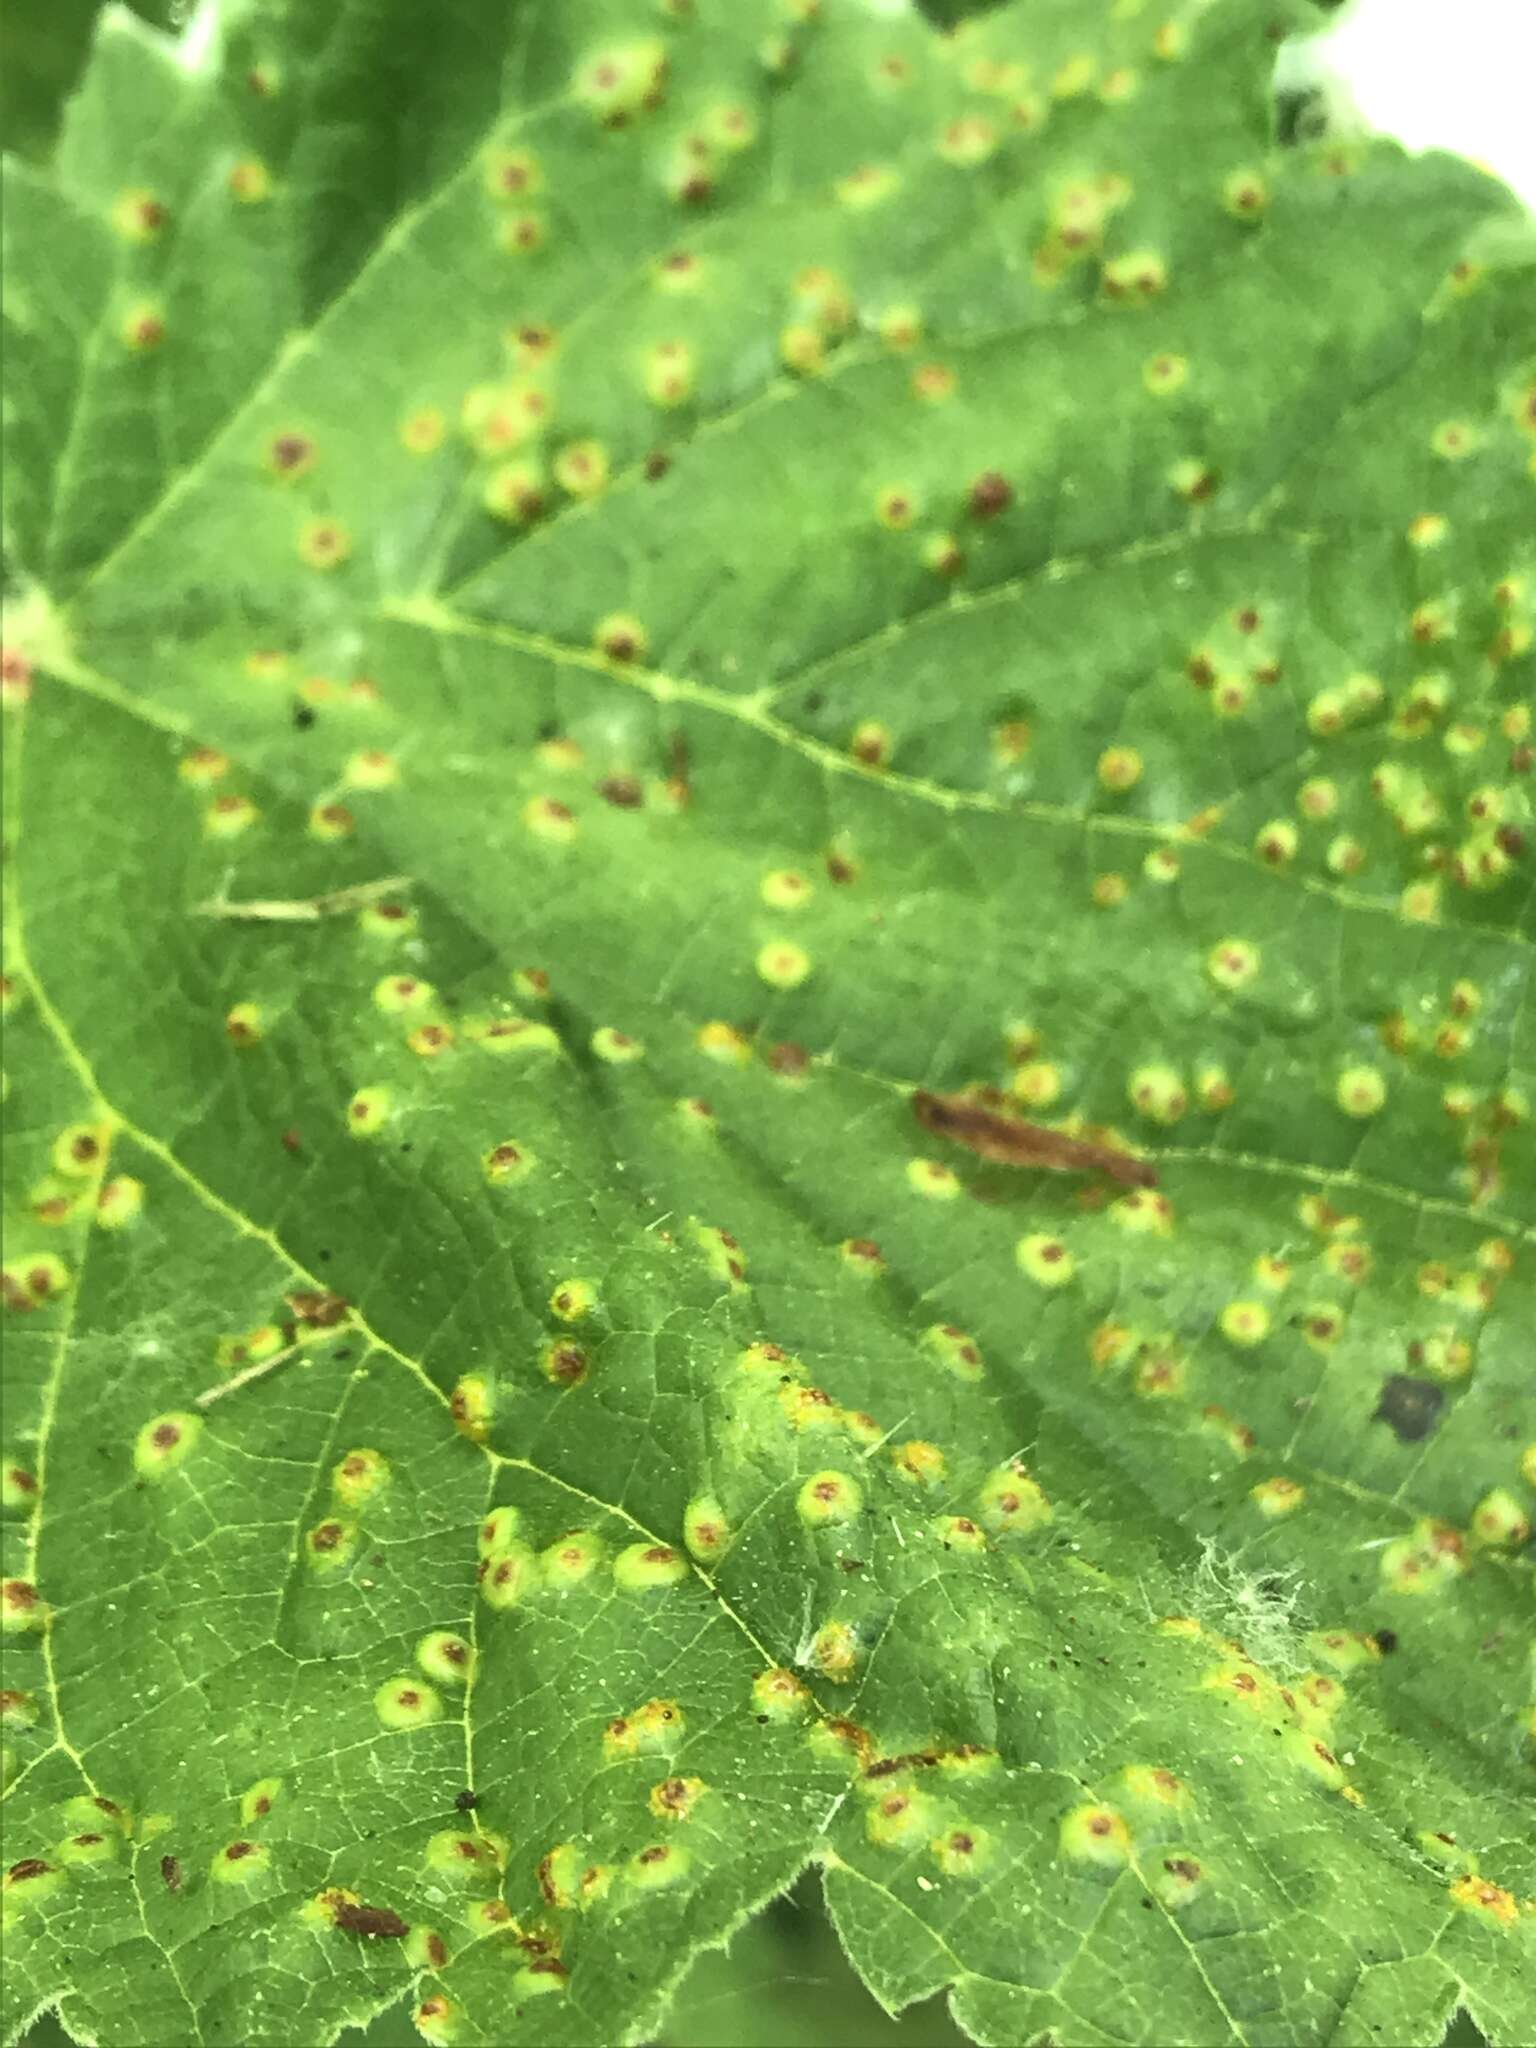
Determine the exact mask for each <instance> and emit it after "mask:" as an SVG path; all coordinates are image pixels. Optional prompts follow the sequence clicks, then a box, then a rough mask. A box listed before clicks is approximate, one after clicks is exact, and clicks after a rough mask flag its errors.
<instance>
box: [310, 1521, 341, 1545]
mask: <svg viewBox="0 0 1536 2048" xmlns="http://www.w3.org/2000/svg"><path fill="white" fill-rule="evenodd" d="M341 1538H342V1527H341V1524H340V1522H322V1523H321V1524H320V1526H319V1527H318V1528H317V1529H312V1530H311V1531H310V1536H309V1547H310V1549H311V1550H320V1551H326V1550H334V1549H335V1548H336V1546H337V1544H338V1543H339V1542H340V1541H341Z"/></svg>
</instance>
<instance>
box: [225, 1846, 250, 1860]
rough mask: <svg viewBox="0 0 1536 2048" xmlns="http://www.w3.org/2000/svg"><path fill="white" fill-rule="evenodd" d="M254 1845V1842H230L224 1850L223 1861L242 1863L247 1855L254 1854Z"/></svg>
mask: <svg viewBox="0 0 1536 2048" xmlns="http://www.w3.org/2000/svg"><path fill="white" fill-rule="evenodd" d="M256 1846H257V1845H256V1844H255V1843H254V1842H231V1843H230V1845H229V1847H228V1848H227V1849H226V1850H225V1851H224V1861H225V1862H226V1863H243V1862H244V1860H245V1858H246V1857H247V1856H254V1855H255V1854H256Z"/></svg>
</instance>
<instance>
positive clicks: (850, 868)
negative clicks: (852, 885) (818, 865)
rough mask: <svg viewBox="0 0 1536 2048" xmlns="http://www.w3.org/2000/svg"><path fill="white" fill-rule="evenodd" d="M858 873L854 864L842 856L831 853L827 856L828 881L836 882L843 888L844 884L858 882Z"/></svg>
mask: <svg viewBox="0 0 1536 2048" xmlns="http://www.w3.org/2000/svg"><path fill="white" fill-rule="evenodd" d="M858 873H859V871H858V869H857V868H856V867H855V866H854V864H853V862H852V861H851V860H847V859H845V858H844V856H843V855H842V854H840V853H829V854H828V855H827V880H828V881H829V882H834V883H837V884H838V885H839V886H841V885H842V884H844V883H847V882H853V881H856V880H857V879H858Z"/></svg>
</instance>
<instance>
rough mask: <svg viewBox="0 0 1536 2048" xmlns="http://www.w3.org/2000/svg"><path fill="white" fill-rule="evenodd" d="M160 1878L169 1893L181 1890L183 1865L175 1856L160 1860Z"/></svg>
mask: <svg viewBox="0 0 1536 2048" xmlns="http://www.w3.org/2000/svg"><path fill="white" fill-rule="evenodd" d="M160 1876H161V1878H162V1880H163V1881H164V1884H165V1888H166V1890H167V1891H168V1892H179V1891H180V1890H181V1865H180V1863H178V1862H177V1860H176V1858H175V1857H174V1856H162V1857H161V1858H160Z"/></svg>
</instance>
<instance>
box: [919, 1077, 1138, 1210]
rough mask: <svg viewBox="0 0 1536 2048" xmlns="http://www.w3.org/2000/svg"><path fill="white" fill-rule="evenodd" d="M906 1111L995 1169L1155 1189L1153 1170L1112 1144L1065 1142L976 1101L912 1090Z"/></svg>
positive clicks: (1079, 1140) (1080, 1140)
mask: <svg viewBox="0 0 1536 2048" xmlns="http://www.w3.org/2000/svg"><path fill="white" fill-rule="evenodd" d="M912 1113H913V1115H914V1116H915V1117H916V1118H917V1120H918V1122H919V1123H920V1124H921V1125H922V1126H923V1128H924V1130H927V1131H934V1132H936V1133H937V1134H938V1136H939V1137H941V1138H948V1139H949V1140H950V1141H951V1142H952V1143H953V1144H956V1145H963V1146H964V1147H965V1148H966V1150H967V1151H968V1152H974V1153H975V1154H976V1155H977V1157H978V1158H980V1159H989V1160H991V1161H992V1162H993V1163H994V1164H995V1165H998V1166H1033V1167H1043V1168H1044V1169H1046V1170H1047V1171H1048V1172H1051V1173H1094V1172H1098V1173H1107V1174H1108V1175H1109V1177H1110V1179H1111V1180H1115V1181H1119V1182H1120V1183H1121V1184H1122V1185H1123V1186H1125V1187H1136V1188H1154V1187H1156V1186H1157V1172H1156V1169H1155V1168H1153V1167H1152V1166H1150V1165H1149V1164H1148V1163H1147V1161H1146V1160H1144V1159H1136V1158H1133V1157H1132V1155H1131V1154H1130V1153H1129V1152H1121V1151H1119V1150H1118V1149H1117V1148H1116V1147H1115V1146H1113V1145H1096V1144H1093V1143H1092V1142H1090V1141H1089V1140H1088V1139H1085V1138H1069V1137H1068V1136H1067V1134H1066V1133H1065V1132H1064V1131H1053V1130H1050V1129H1048V1128H1047V1127H1046V1126H1045V1125H1044V1124H1032V1123H1029V1122H1027V1121H1026V1119H1025V1118H1023V1117H1019V1116H1011V1115H1009V1114H1008V1112H1007V1111H1006V1110H1003V1109H995V1108H993V1107H991V1106H990V1105H989V1103H988V1102H987V1101H986V1100H985V1099H983V1098H980V1097H975V1096H970V1095H933V1094H931V1093H930V1092H929V1091H928V1090H927V1089H926V1088H918V1089H916V1090H915V1091H914V1093H913V1096H912Z"/></svg>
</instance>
